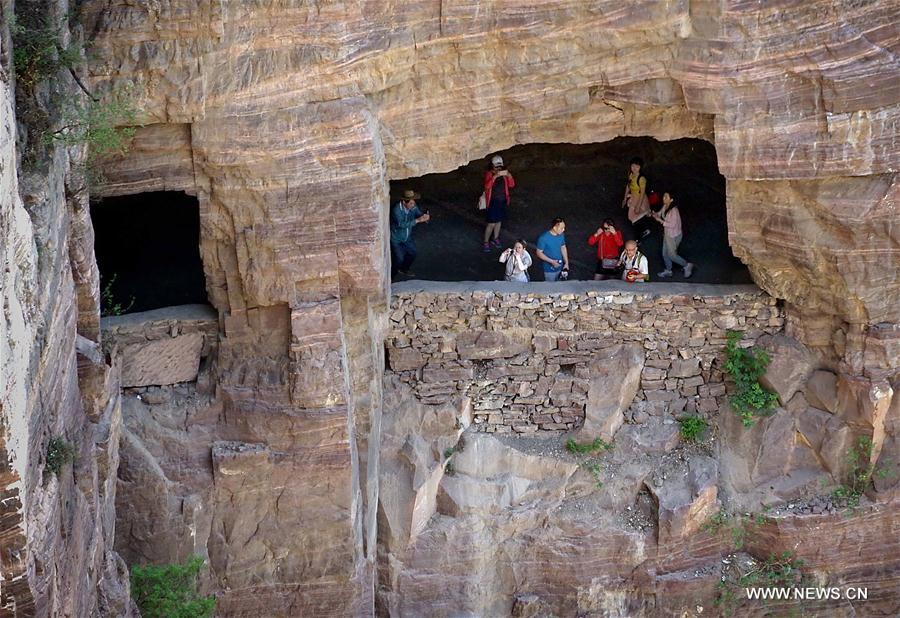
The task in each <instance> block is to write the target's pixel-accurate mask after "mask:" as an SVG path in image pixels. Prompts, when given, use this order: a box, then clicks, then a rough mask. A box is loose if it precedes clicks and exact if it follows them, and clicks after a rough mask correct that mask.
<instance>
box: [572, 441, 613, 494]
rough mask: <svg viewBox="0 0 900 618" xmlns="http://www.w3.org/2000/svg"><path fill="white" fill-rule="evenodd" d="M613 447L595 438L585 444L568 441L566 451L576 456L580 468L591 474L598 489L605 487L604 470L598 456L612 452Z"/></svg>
mask: <svg viewBox="0 0 900 618" xmlns="http://www.w3.org/2000/svg"><path fill="white" fill-rule="evenodd" d="M612 447H613V445H612V444H610V443H609V442H607V441H606V440H604V439H603V438H595V439H594V440H593V441H592V442H583V443H579V442H576V441H575V440H574V439H572V438H569V439H568V440H566V450H567V451H569V452H570V453H572V454H573V455H575V457H576V459H578V465H579V466H581V467H582V468H584V469H585V470H587V471H588V472H590V474H591V476H593V477H594V481H595V482H596V483H597V487H603V481H602V480H601V476H602V475H603V469H602V468H601V465H600V461H599V459H598V456H599V455H602V454H603V453H605V452H606V451H610V450H612Z"/></svg>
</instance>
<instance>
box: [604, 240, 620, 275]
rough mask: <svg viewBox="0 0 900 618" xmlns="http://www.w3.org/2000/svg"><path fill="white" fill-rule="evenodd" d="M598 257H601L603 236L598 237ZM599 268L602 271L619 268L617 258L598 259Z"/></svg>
mask: <svg viewBox="0 0 900 618" xmlns="http://www.w3.org/2000/svg"><path fill="white" fill-rule="evenodd" d="M600 255H603V234H601V235H600ZM600 267H601V268H603V269H604V270H616V269H617V268H618V267H619V258H600Z"/></svg>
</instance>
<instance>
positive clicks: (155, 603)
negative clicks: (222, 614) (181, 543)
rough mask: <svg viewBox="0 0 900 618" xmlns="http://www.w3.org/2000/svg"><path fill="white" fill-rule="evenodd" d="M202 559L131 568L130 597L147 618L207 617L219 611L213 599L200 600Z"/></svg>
mask: <svg viewBox="0 0 900 618" xmlns="http://www.w3.org/2000/svg"><path fill="white" fill-rule="evenodd" d="M203 564H204V562H203V559H202V558H200V557H199V556H192V557H191V558H190V559H189V560H188V561H187V562H186V563H185V564H164V565H152V564H150V565H147V566H138V565H135V566H133V567H131V596H132V598H133V599H134V601H135V603H137V606H138V609H140V610H141V616H143V617H144V618H205V617H207V616H212V615H213V611H214V610H215V608H216V599H215V597H213V596H208V597H201V596H199V593H198V591H197V577H198V575H199V574H200V569H201V568H202V567H203Z"/></svg>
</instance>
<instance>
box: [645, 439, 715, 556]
mask: <svg viewBox="0 0 900 618" xmlns="http://www.w3.org/2000/svg"><path fill="white" fill-rule="evenodd" d="M717 481H718V465H717V463H716V460H715V459H713V458H712V457H702V456H701V457H695V458H693V459H691V460H690V462H689V463H688V470H687V474H684V475H678V476H675V477H669V478H668V479H667V480H666V481H665V482H664V483H663V484H662V485H660V486H656V485H654V484H653V483H648V484H647V487H648V488H649V489H650V492H651V493H652V494H653V497H654V499H655V500H656V503H657V507H658V526H657V530H658V542H659V544H660V545H669V544H673V543H676V542H678V541H679V540H680V539H682V538H684V537H687V536H689V535H691V534H693V533H694V532H696V531H697V530H698V529H699V528H700V527H701V526H702V525H703V524H704V523H705V522H707V521H708V520H709V518H710V517H711V516H712V515H714V514H715V513H716V512H717V511H718V510H719V503H718V500H717V495H718V493H717V488H716V483H717Z"/></svg>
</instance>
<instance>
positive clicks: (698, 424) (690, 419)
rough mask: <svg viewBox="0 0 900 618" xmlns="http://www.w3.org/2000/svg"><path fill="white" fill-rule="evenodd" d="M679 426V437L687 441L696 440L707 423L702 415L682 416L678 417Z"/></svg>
mask: <svg viewBox="0 0 900 618" xmlns="http://www.w3.org/2000/svg"><path fill="white" fill-rule="evenodd" d="M678 424H679V425H680V426H681V437H682V438H684V439H685V440H686V441H687V442H697V441H698V440H700V437H701V436H702V435H703V432H705V431H706V428H707V427H709V423H707V422H706V419H705V418H703V417H702V416H683V417H681V418H679V419H678Z"/></svg>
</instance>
